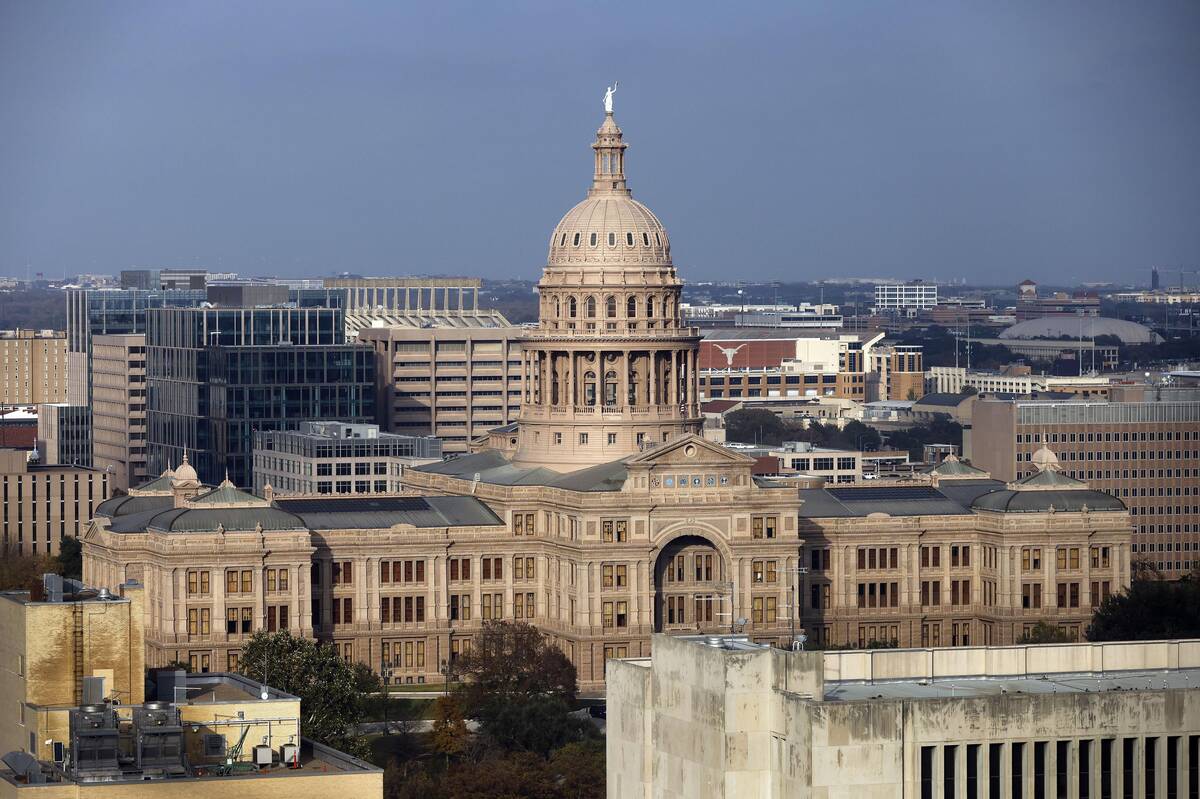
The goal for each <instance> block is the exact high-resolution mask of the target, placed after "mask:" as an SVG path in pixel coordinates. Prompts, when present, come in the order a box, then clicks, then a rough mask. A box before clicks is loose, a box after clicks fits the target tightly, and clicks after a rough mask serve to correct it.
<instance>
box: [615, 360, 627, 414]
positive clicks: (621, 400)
mask: <svg viewBox="0 0 1200 799" xmlns="http://www.w3.org/2000/svg"><path fill="white" fill-rule="evenodd" d="M617 362H618V366H617V368H618V369H620V370H621V374H620V375H618V383H617V385H618V386H619V388H618V389H617V391H619V392H620V396H619V397H617V404H618V405H620V406H621V407H623V408H625V409H626V413H628V412H629V411H628V408H629V350H625V351H624V352H622V353H621V357H620V358H618V359H617Z"/></svg>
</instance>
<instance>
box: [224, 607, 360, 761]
mask: <svg viewBox="0 0 1200 799" xmlns="http://www.w3.org/2000/svg"><path fill="white" fill-rule="evenodd" d="M238 670H239V671H241V673H242V674H244V675H246V676H247V677H249V678H250V679H252V680H255V681H256V682H261V683H265V684H267V685H269V686H271V687H273V688H278V689H279V690H281V691H286V692H287V693H289V694H293V695H294V696H298V697H300V716H301V718H300V734H301V735H303V736H305V737H306V738H311V739H313V740H315V741H319V742H321V743H323V744H327V745H329V746H332V747H335V748H337V749H341V750H342V751H346V752H351V753H353V754H360V753H363V744H362V742H361V739H359V738H357V737H356V736H355V735H354V732H353V727H354V725H356V724H358V723H359V722H360V721H362V717H363V711H364V707H365V702H364V694H369V693H372V692H378V691H379V690H381V685H380V683H379V680H378V678H377V677H374V675H373V674H371V672H370V669H368V668H366V667H365V666H362V664H357V665H356V666H352V665H350V664H349V663H347V662H346V661H345V660H344V659H343V658H342V656H341V654H340V653H339V652H338V650H337V649H336V648H335V647H332V646H329V645H326V644H318V643H316V642H315V641H311V640H309V639H307V638H296V637H294V636H293V635H292V634H291V633H290V632H288V631H286V630H284V631H282V632H277V633H267V632H262V631H260V632H257V633H255V634H254V635H252V636H251V637H250V640H249V641H247V642H246V645H245V647H243V648H242V657H241V660H240V661H239V664H238ZM368 675H370V676H368Z"/></svg>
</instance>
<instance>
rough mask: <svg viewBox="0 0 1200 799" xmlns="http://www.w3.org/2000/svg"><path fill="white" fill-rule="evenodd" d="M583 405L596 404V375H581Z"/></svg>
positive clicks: (591, 373)
mask: <svg viewBox="0 0 1200 799" xmlns="http://www.w3.org/2000/svg"><path fill="white" fill-rule="evenodd" d="M583 404H584V405H595V404H596V373H595V372H584V374H583Z"/></svg>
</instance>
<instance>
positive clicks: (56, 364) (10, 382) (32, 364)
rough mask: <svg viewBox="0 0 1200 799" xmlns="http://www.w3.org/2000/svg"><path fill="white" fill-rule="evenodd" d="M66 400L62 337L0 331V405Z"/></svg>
mask: <svg viewBox="0 0 1200 799" xmlns="http://www.w3.org/2000/svg"><path fill="white" fill-rule="evenodd" d="M66 401H67V337H66V334H65V333H63V332H61V331H55V330H3V331H0V405H38V404H41V403H43V402H66Z"/></svg>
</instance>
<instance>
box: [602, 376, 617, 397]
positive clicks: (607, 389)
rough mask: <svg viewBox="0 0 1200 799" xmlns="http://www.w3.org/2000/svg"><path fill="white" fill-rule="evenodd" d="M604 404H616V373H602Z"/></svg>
mask: <svg viewBox="0 0 1200 799" xmlns="http://www.w3.org/2000/svg"><path fill="white" fill-rule="evenodd" d="M604 404H605V405H616V404H617V373H616V372H605V373H604Z"/></svg>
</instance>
